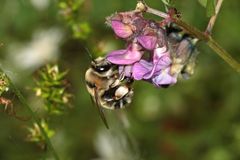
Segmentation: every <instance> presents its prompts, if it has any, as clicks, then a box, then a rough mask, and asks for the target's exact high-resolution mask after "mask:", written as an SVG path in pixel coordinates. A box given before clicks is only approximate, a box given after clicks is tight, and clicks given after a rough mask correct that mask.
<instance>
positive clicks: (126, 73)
mask: <svg viewBox="0 0 240 160" xmlns="http://www.w3.org/2000/svg"><path fill="white" fill-rule="evenodd" d="M132 68H133V66H132V65H128V66H119V67H118V72H119V73H120V74H122V73H123V74H124V76H125V77H131V76H132Z"/></svg>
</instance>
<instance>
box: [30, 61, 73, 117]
mask: <svg viewBox="0 0 240 160" xmlns="http://www.w3.org/2000/svg"><path fill="white" fill-rule="evenodd" d="M67 73H68V71H63V72H60V71H59V69H58V66H57V65H47V66H46V67H44V68H43V69H42V70H40V71H39V78H38V79H37V80H36V85H37V87H36V88H34V90H35V92H36V96H38V97H41V98H42V99H43V100H44V105H45V108H46V110H47V111H48V112H49V113H54V114H60V113H61V112H62V111H64V109H65V105H68V104H69V99H70V97H71V94H70V93H68V91H67V87H68V82H67V81H66V79H65V77H66V75H67Z"/></svg>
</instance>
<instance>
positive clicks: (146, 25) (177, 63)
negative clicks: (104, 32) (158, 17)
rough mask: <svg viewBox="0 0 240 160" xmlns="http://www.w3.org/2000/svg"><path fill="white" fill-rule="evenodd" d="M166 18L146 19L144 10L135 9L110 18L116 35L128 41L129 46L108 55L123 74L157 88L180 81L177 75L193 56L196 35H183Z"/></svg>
mask: <svg viewBox="0 0 240 160" xmlns="http://www.w3.org/2000/svg"><path fill="white" fill-rule="evenodd" d="M163 21H164V22H166V21H165V20H163ZM163 21H162V22H156V21H153V20H149V19H145V18H144V17H143V16H142V13H141V12H135V11H130V12H121V13H116V14H114V15H112V16H110V17H108V18H107V24H108V25H110V26H111V27H112V29H113V31H114V33H115V34H116V36H117V37H119V38H121V39H123V40H125V41H126V43H127V47H126V49H121V50H115V51H112V52H110V53H109V54H108V55H107V59H108V61H110V62H111V63H113V64H116V65H118V66H119V72H120V74H124V75H125V76H127V77H131V78H133V79H134V80H145V81H148V82H151V83H153V84H154V85H155V86H158V87H164V86H169V85H171V84H175V83H176V82H177V77H178V75H179V74H180V73H181V72H183V70H184V69H185V68H186V66H187V64H188V62H190V59H191V57H193V56H191V54H192V53H193V50H194V47H193V41H192V40H193V38H191V37H189V36H188V37H187V38H186V36H180V34H179V33H180V32H181V30H179V32H176V31H178V29H179V28H177V27H175V28H174V27H173V23H171V22H170V21H169V23H168V24H166V23H163ZM163 24H164V25H163ZM192 66H193V65H192ZM188 68H189V67H188ZM189 73H190V72H189Z"/></svg>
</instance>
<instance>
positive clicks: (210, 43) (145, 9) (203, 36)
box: [136, 0, 240, 73]
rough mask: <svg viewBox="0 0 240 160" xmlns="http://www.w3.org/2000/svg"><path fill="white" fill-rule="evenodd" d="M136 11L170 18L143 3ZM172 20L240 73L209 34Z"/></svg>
mask: <svg viewBox="0 0 240 160" xmlns="http://www.w3.org/2000/svg"><path fill="white" fill-rule="evenodd" d="M221 1H222V0H219V1H218V4H217V8H216V11H217V12H216V13H218V12H219V10H220V7H221V4H222V2H221ZM136 9H137V11H141V12H147V13H150V14H153V15H156V16H159V17H162V18H165V19H166V18H169V15H168V14H166V13H163V12H161V11H158V10H156V9H153V8H151V7H149V6H147V4H146V3H145V2H143V1H139V2H138V4H137V7H136ZM216 15H217V14H216ZM216 15H215V18H212V19H213V20H211V19H210V21H211V22H209V23H210V24H211V28H209V29H210V31H211V30H212V27H213V25H214V23H215V21H216ZM172 20H173V21H174V22H175V23H176V24H177V25H179V26H180V27H181V28H182V29H183V30H185V31H186V32H187V33H189V34H191V35H193V36H194V37H195V38H197V39H199V40H203V41H205V42H206V43H207V45H208V46H209V47H210V48H211V49H212V50H213V51H215V52H216V53H217V54H218V55H219V56H220V57H221V58H222V59H223V60H224V61H225V62H226V63H228V64H229V65H230V66H231V67H232V68H233V69H235V70H236V71H237V72H239V73H240V64H239V63H238V62H237V61H236V60H235V59H234V58H233V57H232V56H231V55H230V54H229V53H228V52H227V51H226V50H225V49H223V48H222V47H221V46H220V45H219V44H218V43H217V42H216V41H215V40H214V39H213V38H212V37H211V36H210V35H209V34H206V33H204V32H201V31H200V30H199V29H197V28H195V27H193V26H191V25H189V24H187V23H186V22H184V21H182V20H180V19H178V18H172Z"/></svg>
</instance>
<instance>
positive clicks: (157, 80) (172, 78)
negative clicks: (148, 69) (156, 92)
mask: <svg viewBox="0 0 240 160" xmlns="http://www.w3.org/2000/svg"><path fill="white" fill-rule="evenodd" d="M152 82H153V84H154V85H156V86H158V87H160V86H165V85H171V84H175V83H177V75H171V74H170V67H168V68H165V69H162V70H160V71H159V72H158V73H156V76H154V77H153V78H152Z"/></svg>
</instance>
